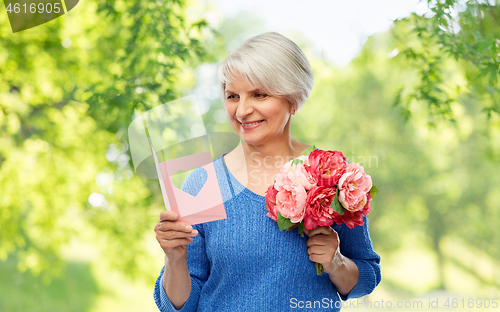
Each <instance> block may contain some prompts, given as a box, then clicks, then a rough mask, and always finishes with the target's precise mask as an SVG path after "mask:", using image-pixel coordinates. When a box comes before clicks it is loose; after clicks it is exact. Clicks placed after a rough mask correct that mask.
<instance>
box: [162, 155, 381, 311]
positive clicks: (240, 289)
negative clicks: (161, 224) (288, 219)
mask: <svg viewBox="0 0 500 312" xmlns="http://www.w3.org/2000/svg"><path fill="white" fill-rule="evenodd" d="M214 167H215V170H216V174H217V179H218V182H219V186H220V188H221V194H222V199H223V200H224V206H225V209H226V215H227V219H224V220H217V221H213V222H207V223H203V224H198V225H194V226H193V228H195V229H196V230H198V232H199V234H198V235H197V236H196V237H195V238H194V239H193V242H192V243H191V244H190V245H189V247H188V253H187V265H188V268H189V273H190V275H191V294H190V295H189V298H188V300H187V301H186V303H185V304H184V306H183V307H182V309H181V310H176V309H175V308H174V306H173V305H172V303H171V302H170V300H169V299H168V297H167V295H166V294H165V290H164V289H163V285H162V278H163V272H164V269H165V268H163V269H162V270H161V273H160V276H159V277H158V279H157V280H156V285H155V290H154V299H155V301H156V304H157V306H158V308H159V309H160V311H162V312H166V311H186V312H187V311H209V312H214V311H242V312H243V311H251V312H255V311H297V310H302V308H303V309H305V310H307V311H339V310H340V306H341V301H340V299H342V300H347V299H350V298H358V297H362V296H364V295H367V294H369V293H371V292H372V291H373V289H374V288H375V287H376V286H377V285H378V284H379V282H380V278H381V276H380V265H379V263H380V257H379V255H377V254H376V253H375V251H374V250H373V245H372V242H371V239H370V234H369V231H368V219H367V218H364V225H363V226H362V227H355V228H353V229H349V228H348V227H347V226H345V225H343V224H342V225H336V224H334V225H332V228H333V229H335V230H336V231H337V232H338V234H339V238H340V251H341V253H342V254H343V255H345V256H346V257H348V258H349V259H351V260H352V261H354V263H355V264H356V265H357V267H358V270H359V280H358V283H357V284H356V286H355V287H354V289H353V290H352V291H351V292H350V293H349V294H348V295H347V296H342V295H340V294H339V293H338V292H337V289H336V288H335V285H334V284H333V283H332V282H331V281H330V278H329V276H328V274H327V273H323V274H322V275H317V274H316V269H315V267H314V263H313V262H312V261H310V260H309V256H308V254H307V245H306V241H307V236H306V235H305V236H304V237H301V236H300V235H299V234H298V232H297V230H296V229H293V230H291V231H280V230H279V229H278V225H277V224H276V222H275V221H273V220H272V219H271V218H269V217H267V216H266V213H267V210H266V203H265V197H263V196H260V195H257V194H255V193H253V192H252V191H250V190H249V189H247V188H245V187H244V186H243V185H242V184H241V183H240V182H238V180H236V178H235V177H234V176H233V175H232V174H231V173H230V172H229V171H228V170H227V167H226V166H225V164H224V161H223V160H222V156H221V157H219V158H217V159H216V160H214ZM204 175H206V172H205V171H204V170H198V169H195V170H193V172H192V173H191V174H190V175H189V176H188V177H187V178H186V180H185V181H184V184H183V185H182V190H183V191H185V192H187V193H190V194H194V193H197V190H199V189H200V188H201V187H202V186H203V183H204V182H203V181H205V177H204ZM233 194H234V195H233Z"/></svg>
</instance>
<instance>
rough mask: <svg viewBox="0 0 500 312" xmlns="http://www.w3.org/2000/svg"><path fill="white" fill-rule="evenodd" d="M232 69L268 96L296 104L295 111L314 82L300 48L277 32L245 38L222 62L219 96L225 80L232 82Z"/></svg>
mask: <svg viewBox="0 0 500 312" xmlns="http://www.w3.org/2000/svg"><path fill="white" fill-rule="evenodd" d="M235 72H238V73H239V74H240V75H241V76H242V77H241V78H244V79H246V80H247V81H248V82H251V83H252V84H254V85H255V86H257V87H258V88H262V89H264V90H265V91H266V92H269V93H270V94H271V95H275V96H283V97H285V98H286V99H287V100H288V101H289V102H290V103H291V104H292V105H294V106H295V112H298V111H299V110H300V108H301V107H302V106H303V105H304V103H305V102H306V100H307V98H308V97H309V94H310V93H311V90H312V87H313V84H314V77H313V73H312V70H311V66H310V65H309V62H308V60H307V58H306V56H305V55H304V53H303V52H302V50H301V49H300V48H299V46H297V45H296V44H295V43H294V42H293V41H291V40H290V39H288V38H287V37H285V36H283V35H280V34H278V33H276V32H267V33H263V34H260V35H258V36H255V37H252V38H250V39H248V40H246V41H245V42H244V43H243V44H242V45H241V46H239V47H238V48H237V49H236V50H234V51H233V52H231V53H230V54H229V55H228V56H227V58H226V59H225V60H224V61H223V62H222V64H221V66H220V69H219V82H220V87H221V91H222V98H225V95H224V93H225V87H226V83H228V82H232V81H234V79H235V77H234V76H233V75H234V73H235ZM224 101H225V99H224Z"/></svg>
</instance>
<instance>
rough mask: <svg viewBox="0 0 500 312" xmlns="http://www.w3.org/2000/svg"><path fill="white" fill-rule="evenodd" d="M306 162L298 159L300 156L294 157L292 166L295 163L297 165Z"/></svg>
mask: <svg viewBox="0 0 500 312" xmlns="http://www.w3.org/2000/svg"><path fill="white" fill-rule="evenodd" d="M303 163H304V162H303V161H302V160H301V159H298V158H294V159H293V160H292V166H293V165H296V164H303Z"/></svg>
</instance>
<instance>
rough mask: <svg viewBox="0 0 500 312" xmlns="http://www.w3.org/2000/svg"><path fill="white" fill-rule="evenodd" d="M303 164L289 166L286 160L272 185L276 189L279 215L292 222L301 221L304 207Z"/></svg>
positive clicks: (305, 195) (305, 194)
mask: <svg viewBox="0 0 500 312" xmlns="http://www.w3.org/2000/svg"><path fill="white" fill-rule="evenodd" d="M301 166H303V164H297V165H293V166H291V162H288V163H286V164H285V166H283V167H282V168H281V169H280V172H279V173H278V174H277V175H276V178H275V183H274V187H275V188H276V190H277V191H278V194H277V196H276V207H277V210H278V211H279V212H280V213H281V215H282V216H283V217H285V218H288V219H290V221H292V222H293V223H298V222H301V221H302V219H303V218H304V213H305V208H306V197H307V193H306V189H305V188H304V185H302V183H304V178H305V177H304V171H303V170H302V169H300V168H301Z"/></svg>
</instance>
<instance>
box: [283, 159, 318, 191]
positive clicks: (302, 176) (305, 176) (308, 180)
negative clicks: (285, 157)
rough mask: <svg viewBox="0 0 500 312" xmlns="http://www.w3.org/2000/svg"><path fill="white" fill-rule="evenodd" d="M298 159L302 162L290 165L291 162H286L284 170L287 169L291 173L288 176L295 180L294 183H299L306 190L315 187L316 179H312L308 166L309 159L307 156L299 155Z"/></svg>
mask: <svg viewBox="0 0 500 312" xmlns="http://www.w3.org/2000/svg"><path fill="white" fill-rule="evenodd" d="M297 158H298V159H300V160H302V161H303V163H299V164H295V165H293V166H292V162H291V161H289V162H287V163H286V164H285V165H284V166H283V168H284V170H288V171H290V172H291V174H292V175H293V178H292V176H290V177H291V178H292V179H294V180H295V182H296V183H298V184H301V185H302V186H303V187H304V188H305V189H306V190H307V191H309V190H310V189H312V188H315V187H316V186H317V185H316V180H314V178H313V176H312V175H311V172H310V169H309V168H310V167H309V166H308V162H309V159H308V157H307V156H299V157H297Z"/></svg>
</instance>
